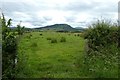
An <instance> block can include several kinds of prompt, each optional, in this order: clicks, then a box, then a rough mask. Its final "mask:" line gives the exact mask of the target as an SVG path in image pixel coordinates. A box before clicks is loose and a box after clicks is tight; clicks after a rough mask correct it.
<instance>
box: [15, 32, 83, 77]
mask: <svg viewBox="0 0 120 80" xmlns="http://www.w3.org/2000/svg"><path fill="white" fill-rule="evenodd" d="M61 37H64V38H65V39H66V42H60V39H61ZM49 38H52V39H56V40H57V42H56V43H51V40H49ZM84 45H85V40H84V39H83V38H81V37H80V36H75V35H74V34H73V33H56V32H31V33H26V34H25V35H24V36H22V37H21V39H20V42H19V45H18V64H17V69H18V70H19V72H18V73H17V77H21V78H24V77H29V78H81V77H84V76H83V75H82V72H81V70H80V67H82V59H83V54H84Z"/></svg>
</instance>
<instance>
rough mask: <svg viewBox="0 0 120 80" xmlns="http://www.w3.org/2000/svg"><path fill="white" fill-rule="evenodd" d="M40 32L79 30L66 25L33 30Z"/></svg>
mask: <svg viewBox="0 0 120 80" xmlns="http://www.w3.org/2000/svg"><path fill="white" fill-rule="evenodd" d="M35 29H40V30H52V31H79V29H75V28H72V27H71V26H70V25H68V24H54V25H49V26H45V27H40V28H35Z"/></svg>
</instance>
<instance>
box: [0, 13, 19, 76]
mask: <svg viewBox="0 0 120 80" xmlns="http://www.w3.org/2000/svg"><path fill="white" fill-rule="evenodd" d="M0 21H1V25H2V76H3V78H13V77H14V69H15V58H16V50H17V40H16V35H15V32H11V29H10V28H9V27H10V26H11V21H12V19H9V20H8V21H7V20H6V19H5V17H4V14H3V13H2V16H0Z"/></svg>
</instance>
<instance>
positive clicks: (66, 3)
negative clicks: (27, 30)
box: [0, 0, 119, 27]
mask: <svg viewBox="0 0 120 80" xmlns="http://www.w3.org/2000/svg"><path fill="white" fill-rule="evenodd" d="M118 1H119V0H109V1H108V0H1V2H0V5H2V6H1V8H2V10H3V11H4V13H5V15H6V16H7V18H12V19H13V21H14V22H13V24H15V23H18V22H19V21H21V20H22V24H24V25H25V26H27V27H28V26H29V27H31V26H32V27H33V26H35V27H36V26H37V27H38V26H40V27H41V26H46V25H51V24H56V23H67V24H70V25H71V26H73V27H78V26H83V27H86V24H89V23H90V22H91V21H94V20H96V19H100V18H101V16H102V17H104V18H108V19H111V20H117V17H118V15H117V10H118V9H117V8H118Z"/></svg>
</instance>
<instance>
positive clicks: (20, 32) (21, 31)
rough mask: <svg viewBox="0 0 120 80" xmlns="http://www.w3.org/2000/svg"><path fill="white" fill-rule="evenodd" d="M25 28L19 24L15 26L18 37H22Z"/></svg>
mask: <svg viewBox="0 0 120 80" xmlns="http://www.w3.org/2000/svg"><path fill="white" fill-rule="evenodd" d="M24 28H25V26H23V27H21V25H20V24H18V25H17V32H18V35H23V33H24Z"/></svg>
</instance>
